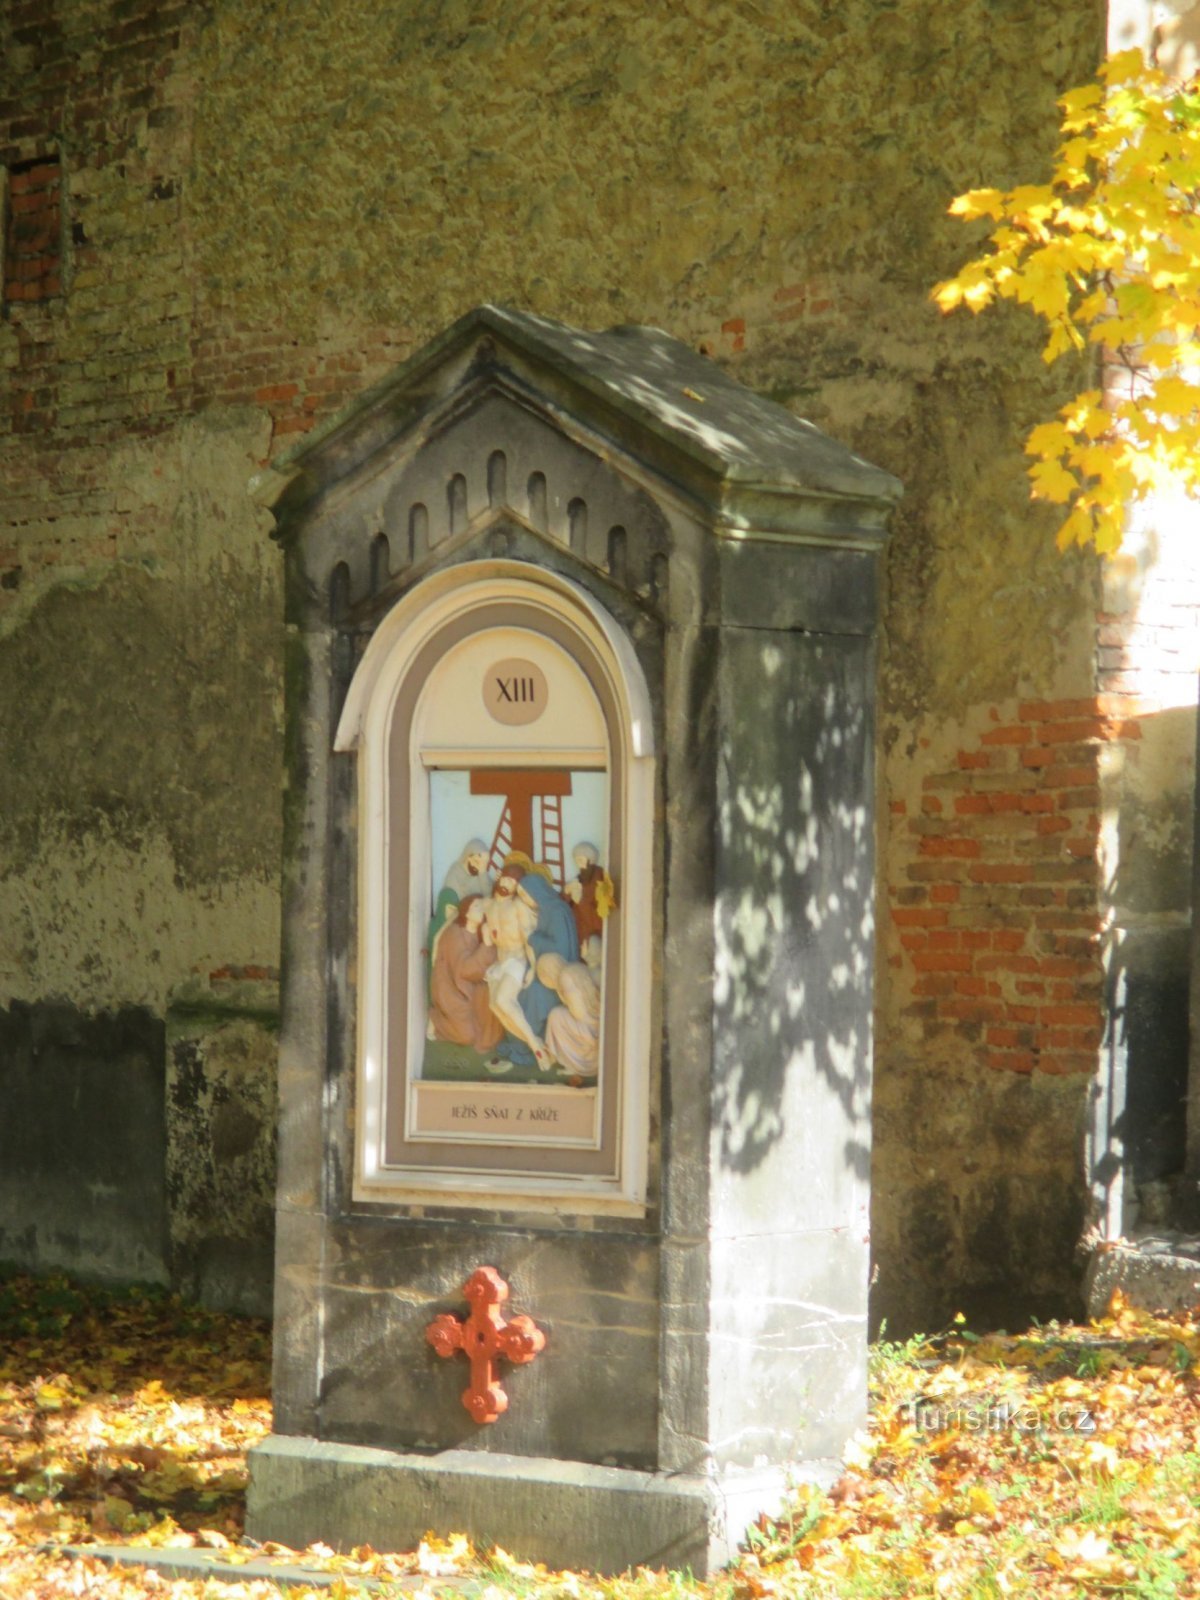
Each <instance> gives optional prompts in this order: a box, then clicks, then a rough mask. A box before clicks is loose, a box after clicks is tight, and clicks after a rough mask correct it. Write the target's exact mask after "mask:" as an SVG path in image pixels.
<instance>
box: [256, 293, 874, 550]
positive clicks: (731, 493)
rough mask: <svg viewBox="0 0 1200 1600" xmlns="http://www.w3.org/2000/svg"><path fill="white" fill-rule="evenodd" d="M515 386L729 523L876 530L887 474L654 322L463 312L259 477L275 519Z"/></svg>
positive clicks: (735, 526) (733, 526)
mask: <svg viewBox="0 0 1200 1600" xmlns="http://www.w3.org/2000/svg"><path fill="white" fill-rule="evenodd" d="M488 387H499V388H505V387H511V388H514V389H516V390H517V391H518V392H523V393H524V394H525V395H526V396H527V397H528V398H530V399H531V400H532V401H533V402H534V403H540V404H542V405H543V406H544V407H545V408H546V409H547V410H548V411H550V412H555V411H557V412H559V413H560V414H562V415H563V416H564V417H567V418H570V419H572V420H573V421H574V422H575V424H576V425H580V424H581V425H582V426H583V427H584V428H585V429H587V430H588V431H589V432H591V433H593V434H594V435H596V436H598V437H599V439H600V440H602V441H604V442H606V443H607V444H608V445H610V446H611V447H613V448H614V449H615V450H616V451H617V452H623V453H625V454H626V455H627V456H629V457H630V458H631V459H632V460H633V461H635V462H637V463H640V465H641V466H643V467H644V468H647V469H649V470H650V471H651V472H652V473H653V474H655V475H656V476H658V477H659V478H660V479H662V480H664V482H665V483H667V484H668V485H670V486H673V487H674V488H675V489H676V490H677V491H679V492H681V493H683V494H685V495H686V496H688V497H689V498H690V499H691V500H692V501H694V502H699V504H700V506H701V508H702V509H703V510H704V511H705V512H706V513H707V515H708V516H709V518H710V520H711V521H712V522H713V524H714V525H715V526H717V527H722V528H725V529H727V530H729V531H738V530H741V531H746V532H753V531H756V530H760V529H761V530H762V531H774V532H779V533H785V534H786V533H788V532H794V533H795V534H798V535H800V536H804V535H805V534H807V535H808V536H809V537H811V536H812V535H813V534H814V533H815V534H818V535H820V534H822V533H824V535H825V536H826V537H831V538H833V539H835V540H838V541H839V542H840V541H841V540H842V539H845V538H847V537H849V538H850V539H853V538H854V536H855V535H857V536H858V537H859V538H860V539H861V538H866V539H868V540H870V541H872V542H873V541H874V540H876V539H878V538H880V537H882V534H883V524H884V520H885V519H886V516H887V513H888V511H889V510H890V509H891V507H892V506H893V505H894V504H895V502H896V500H897V499H898V498H899V496H900V493H901V485H900V483H899V481H898V480H897V479H896V478H894V477H893V476H892V475H891V474H890V473H888V472H884V471H883V470H882V469H880V468H878V467H875V466H872V465H871V464H870V463H869V462H867V461H864V460H863V459H862V457H860V456H857V455H855V454H854V453H853V452H852V451H850V450H848V449H846V448H845V446H844V445H841V444H838V443H837V442H836V441H835V440H833V439H831V438H830V437H829V436H828V435H827V434H824V433H822V432H821V430H820V429H819V428H817V427H815V426H814V424H812V423H811V422H807V421H805V420H804V418H802V417H797V416H794V415H793V414H792V413H791V412H790V411H788V410H786V409H785V407H783V406H781V405H778V404H777V403H776V402H775V401H773V400H768V399H766V398H764V397H763V396H761V395H758V394H755V393H754V391H753V390H751V389H748V388H746V387H745V385H744V384H741V383H738V382H737V381H736V379H734V378H731V377H729V376H728V375H727V374H726V373H725V372H723V371H722V370H721V368H720V367H719V366H717V365H716V363H715V362H713V361H710V360H709V359H708V358H707V357H705V356H702V355H700V354H699V353H698V352H696V351H695V350H693V349H692V348H691V347H690V346H689V345H686V344H684V343H683V342H682V341H681V340H679V339H675V338H673V337H672V336H671V335H670V334H667V333H664V332H663V331H662V330H661V329H659V328H647V327H619V328H610V329H608V330H607V332H603V333H588V332H584V331H581V330H579V329H576V328H569V327H567V326H566V325H564V324H563V323H560V322H554V321H551V320H550V319H549V318H547V317H539V316H535V315H533V314H532V313H530V312H525V311H513V310H509V309H507V308H504V307H500V306H491V305H484V306H479V307H477V308H476V309H475V310H473V311H470V312H468V313H467V314H466V315H465V316H463V317H461V318H459V320H458V321H457V322H455V323H453V324H452V325H451V326H450V327H449V328H447V329H446V330H445V331H444V332H443V333H441V334H439V335H438V337H437V338H435V339H433V340H431V341H430V343H429V344H427V345H425V346H424V347H423V348H422V349H421V350H419V351H418V352H417V353H416V354H415V355H413V356H412V357H410V359H409V360H407V361H405V362H403V363H402V364H401V365H400V366H398V367H397V368H396V369H395V371H394V372H391V373H389V374H388V375H387V376H386V377H385V378H383V379H382V380H381V381H380V382H379V383H377V384H375V385H374V387H373V388H371V389H369V390H367V391H366V393H365V394H363V395H361V396H360V397H359V398H358V399H357V400H355V401H353V402H351V404H350V405H349V406H347V407H346V408H345V409H344V410H343V411H341V412H340V413H339V414H338V415H337V416H336V417H334V418H333V419H332V420H331V421H330V422H328V423H326V424H325V425H324V426H323V427H321V428H320V429H318V430H316V431H314V432H313V433H311V434H309V435H308V436H307V437H306V438H305V439H304V440H303V441H302V442H301V443H300V444H298V445H297V446H296V447H295V448H293V449H292V450H290V451H289V452H288V453H287V454H286V455H284V456H283V457H282V458H281V459H280V460H279V461H278V462H277V463H276V464H275V465H274V466H273V467H272V468H271V469H270V470H268V471H267V472H265V473H263V474H261V475H260V477H259V478H258V479H257V480H256V481H255V485H254V492H255V498H256V499H258V500H259V501H260V503H262V504H265V505H268V506H270V507H272V509H273V510H274V511H275V514H276V518H277V521H278V522H279V524H280V528H281V529H282V528H283V527H284V526H285V525H286V523H287V522H289V521H290V520H291V519H292V518H293V517H295V516H296V515H297V514H298V513H300V512H301V511H302V510H303V509H304V508H305V507H306V506H308V505H309V504H310V503H311V502H312V501H313V500H314V499H315V498H317V497H318V496H320V495H321V494H323V493H324V492H325V491H326V490H327V489H329V488H331V487H332V486H333V485H334V484H336V483H339V482H341V481H342V480H343V479H345V478H346V477H347V476H348V475H350V474H352V473H354V472H356V471H357V470H358V469H359V468H360V467H362V466H364V465H365V464H366V463H368V462H369V461H370V460H371V458H372V457H374V456H375V455H376V454H377V452H379V451H381V450H388V449H392V448H395V447H396V446H397V445H401V444H402V443H403V441H404V440H405V439H406V438H412V439H413V441H414V443H419V442H420V441H421V439H423V438H426V437H428V436H430V435H431V434H432V433H434V432H436V431H438V427H439V424H441V423H442V422H443V421H444V420H448V418H449V416H451V415H453V414H454V412H455V411H456V410H457V409H458V405H459V404H461V402H462V401H463V400H464V399H465V398H466V397H467V396H469V394H470V393H471V392H472V391H473V390H477V389H485V388H488Z"/></svg>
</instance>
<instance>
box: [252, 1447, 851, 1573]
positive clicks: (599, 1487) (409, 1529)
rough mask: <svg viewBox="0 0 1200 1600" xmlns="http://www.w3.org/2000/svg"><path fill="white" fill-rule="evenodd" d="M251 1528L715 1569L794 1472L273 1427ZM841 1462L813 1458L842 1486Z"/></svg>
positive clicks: (261, 1456) (347, 1542)
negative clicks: (534, 1453) (643, 1465)
mask: <svg viewBox="0 0 1200 1600" xmlns="http://www.w3.org/2000/svg"><path fill="white" fill-rule="evenodd" d="M249 1460H250V1490H249V1497H248V1505H247V1532H248V1533H249V1534H250V1536H251V1537H252V1538H254V1539H260V1540H266V1539H275V1540H278V1541H279V1542H280V1543H281V1544H286V1545H291V1546H292V1547H293V1548H297V1549H302V1548H303V1547H304V1546H305V1545H307V1544H311V1543H313V1542H314V1541H316V1540H321V1541H322V1542H324V1543H325V1544H329V1545H332V1546H334V1547H335V1548H338V1549H343V1550H346V1549H350V1548H351V1547H352V1546H354V1545H358V1544H369V1545H371V1546H373V1547H374V1548H375V1549H376V1550H406V1549H412V1548H413V1547H414V1546H415V1545H416V1544H417V1542H418V1541H419V1540H420V1538H421V1536H422V1535H423V1534H425V1533H427V1532H434V1533H438V1534H441V1535H446V1534H450V1533H465V1534H467V1535H468V1536H469V1537H470V1538H471V1539H472V1540H474V1541H475V1542H476V1543H477V1544H478V1545H479V1546H481V1547H484V1548H486V1547H487V1546H488V1545H491V1544H498V1545H500V1546H501V1547H502V1548H503V1549H505V1550H507V1551H508V1552H509V1553H510V1554H511V1555H514V1556H516V1557H518V1558H519V1559H522V1560H531V1561H541V1562H545V1563H546V1565H547V1566H550V1567H572V1568H582V1569H586V1570H588V1571H592V1572H599V1573H612V1572H622V1571H624V1570H625V1569H626V1568H627V1567H633V1566H649V1567H666V1568H672V1569H680V1568H690V1569H691V1571H692V1572H693V1573H694V1574H696V1576H697V1577H706V1576H708V1574H709V1573H711V1572H713V1571H715V1570H716V1569H717V1568H718V1567H720V1566H723V1565H724V1564H725V1562H727V1561H728V1560H729V1559H730V1558H731V1557H732V1556H733V1555H734V1554H735V1552H736V1550H737V1546H738V1543H739V1541H740V1540H741V1538H742V1536H743V1534H744V1533H745V1530H746V1528H747V1527H748V1526H749V1525H750V1523H752V1522H753V1521H754V1519H755V1518H756V1517H757V1516H758V1515H759V1514H760V1513H761V1512H764V1511H766V1512H769V1513H774V1512H776V1511H778V1510H779V1508H780V1507H781V1505H782V1503H783V1500H784V1497H785V1494H786V1491H787V1487H788V1484H789V1483H795V1482H797V1481H798V1476H797V1474H794V1473H789V1474H786V1475H785V1474H784V1473H782V1472H779V1471H771V1472H761V1473H760V1472H755V1473H747V1474H745V1475H739V1476H737V1477H731V1478H729V1479H726V1480H722V1481H720V1482H713V1481H709V1480H706V1479H703V1478H693V1477H682V1476H681V1477H670V1476H667V1475H665V1474H661V1473H649V1472H628V1471H624V1470H622V1469H619V1468H616V1467H593V1466H587V1465H585V1464H583V1463H581V1462H576V1461H552V1460H547V1459H545V1458H544V1457H531V1456H509V1455H493V1454H491V1453H490V1452H489V1453H487V1454H484V1453H482V1452H476V1451H468V1450H446V1451H443V1452H442V1453H441V1454H439V1455H434V1456H419V1455H399V1454H396V1453H393V1452H392V1451H390V1450H373V1449H367V1448H365V1447H363V1446H361V1445H349V1444H334V1443H329V1442H326V1441H323V1440H318V1439H308V1438H293V1437H289V1436H286V1435H282V1434H272V1435H271V1436H270V1437H269V1438H267V1439H264V1440H263V1442H262V1444H260V1445H258V1446H256V1447H255V1448H254V1449H253V1450H251V1452H250V1458H249ZM838 1470H839V1468H838V1466H837V1463H836V1462H832V1461H830V1462H811V1461H810V1462H805V1463H804V1464H803V1467H802V1468H801V1469H799V1471H800V1475H801V1476H802V1477H803V1479H804V1481H819V1482H822V1483H829V1482H832V1480H833V1478H834V1477H835V1476H836V1473H837V1471H838Z"/></svg>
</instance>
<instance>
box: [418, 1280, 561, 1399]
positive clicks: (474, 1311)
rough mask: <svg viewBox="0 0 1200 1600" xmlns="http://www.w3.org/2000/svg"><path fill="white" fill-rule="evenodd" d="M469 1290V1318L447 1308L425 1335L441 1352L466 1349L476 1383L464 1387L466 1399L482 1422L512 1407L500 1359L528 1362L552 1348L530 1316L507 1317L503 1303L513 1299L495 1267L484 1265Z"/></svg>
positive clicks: (469, 1282) (468, 1283)
mask: <svg viewBox="0 0 1200 1600" xmlns="http://www.w3.org/2000/svg"><path fill="white" fill-rule="evenodd" d="M463 1293H464V1294H465V1295H466V1297H467V1299H468V1300H469V1301H470V1302H471V1311H470V1314H469V1316H468V1317H467V1318H466V1320H465V1321H461V1320H460V1319H459V1318H458V1317H456V1316H453V1315H451V1314H450V1313H449V1312H443V1313H442V1315H441V1316H439V1317H434V1319H433V1321H432V1322H431V1323H430V1324H429V1326H428V1327H427V1328H426V1329H425V1337H426V1339H427V1340H428V1341H429V1343H430V1344H431V1345H432V1346H433V1348H434V1349H435V1350H436V1351H437V1353H438V1355H439V1356H452V1355H453V1354H454V1352H455V1351H456V1350H462V1351H464V1352H465V1354H466V1356H467V1359H468V1361H469V1362H470V1363H471V1382H470V1385H469V1386H468V1387H467V1388H466V1389H464V1390H463V1396H462V1403H463V1405H464V1406H466V1408H467V1410H468V1411H469V1412H470V1413H471V1415H472V1416H473V1417H474V1418H475V1421H476V1422H495V1420H496V1418H497V1417H498V1416H500V1415H501V1414H502V1413H503V1412H505V1411H507V1410H508V1396H507V1395H506V1394H505V1392H504V1390H503V1389H502V1388H501V1387H500V1381H499V1377H498V1374H497V1372H496V1362H497V1361H498V1360H499V1358H500V1357H501V1356H504V1357H506V1358H507V1359H508V1360H509V1361H512V1362H515V1363H516V1364H517V1365H518V1366H524V1365H525V1363H526V1362H527V1361H532V1360H533V1358H534V1356H536V1355H537V1354H538V1353H539V1352H540V1351H542V1350H544V1349H545V1348H546V1335H545V1334H544V1333H543V1332H542V1330H541V1329H540V1328H538V1327H536V1326H535V1325H534V1324H533V1322H531V1321H530V1319H529V1318H528V1317H513V1318H512V1320H511V1321H510V1322H505V1321H504V1319H503V1317H502V1316H501V1313H500V1307H501V1306H502V1305H503V1304H504V1302H505V1301H506V1300H507V1299H508V1285H507V1284H506V1283H505V1281H504V1279H503V1278H502V1277H501V1276H500V1274H499V1273H498V1272H497V1271H496V1269H495V1267H478V1268H477V1269H476V1270H475V1271H474V1272H473V1273H472V1274H471V1276H470V1277H469V1278H468V1279H467V1281H466V1283H464V1284H463Z"/></svg>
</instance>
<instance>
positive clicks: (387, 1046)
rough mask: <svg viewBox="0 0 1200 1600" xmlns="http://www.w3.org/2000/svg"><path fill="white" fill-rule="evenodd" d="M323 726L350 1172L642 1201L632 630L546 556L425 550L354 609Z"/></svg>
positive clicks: (584, 1202) (466, 1196) (566, 1205)
mask: <svg viewBox="0 0 1200 1600" xmlns="http://www.w3.org/2000/svg"><path fill="white" fill-rule="evenodd" d="M335 747H336V749H338V750H339V751H351V750H356V751H357V755H358V778H359V791H358V792H359V810H358V819H359V827H358V849H359V924H358V927H359V932H358V941H357V944H358V948H357V958H356V962H355V965H356V968H357V972H358V975H359V1008H358V1029H357V1035H358V1046H357V1073H358V1080H357V1105H358V1115H357V1119H356V1163H355V1195H356V1197H357V1198H359V1199H369V1200H385V1201H386V1200H394V1201H396V1202H398V1203H404V1202H413V1203H423V1204H427V1203H435V1204H438V1205H464V1206H478V1205H480V1204H487V1203H489V1202H494V1203H496V1204H498V1205H504V1204H509V1205H511V1204H514V1203H519V1204H520V1205H521V1206H530V1207H533V1208H537V1207H539V1206H540V1207H549V1208H552V1209H556V1210H564V1211H569V1210H572V1209H574V1210H579V1211H603V1210H615V1211H618V1212H623V1211H624V1212H639V1211H640V1210H641V1209H642V1207H643V1204H644V1199H645V1184H646V1164H647V1141H648V1127H649V1110H648V1107H649V1096H648V1075H649V1055H650V1036H649V1017H650V1012H651V996H650V992H649V984H650V972H651V968H652V959H651V957H652V952H651V949H650V930H651V922H652V903H653V896H652V872H653V860H652V818H653V803H654V801H653V796H654V751H653V731H652V721H651V715H650V702H649V696H648V692H647V688H646V683H645V679H644V677H643V675H642V672H641V668H640V666H639V664H638V661H637V657H636V655H635V653H634V651H633V649H632V646H631V645H630V643H629V640H628V639H627V637H626V636H625V634H624V633H623V631H622V630H621V628H620V627H619V625H618V624H617V623H616V622H615V621H614V619H613V618H612V617H610V616H609V615H608V614H607V613H606V612H605V611H604V610H603V608H602V607H601V606H599V605H598V604H597V603H596V601H595V600H593V599H592V598H591V597H590V596H589V595H588V594H586V593H585V591H584V590H582V589H581V588H579V587H578V586H577V585H575V584H573V583H571V582H570V581H569V580H567V579H564V578H562V577H560V576H558V575H557V574H554V573H550V572H547V571H544V570H542V569H539V568H535V567H531V566H528V565H525V564H523V563H517V562H506V561H492V562H479V563H473V564H472V565H471V566H470V567H469V568H465V569H464V568H459V569H456V570H454V571H451V572H447V573H442V574H437V575H435V576H433V577H430V578H429V579H427V580H426V581H425V582H424V583H422V584H420V585H418V586H417V587H416V588H415V589H413V590H412V591H411V592H410V593H409V594H408V595H406V596H405V598H404V599H403V600H401V601H400V602H399V603H398V604H397V605H396V606H395V607H394V608H393V609H392V611H390V612H389V613H388V615H387V616H386V617H385V618H384V619H383V621H382V622H381V624H380V626H379V627H378V629H377V630H376V632H375V634H374V636H373V638H372V640H371V642H370V644H369V646H368V648H367V650H366V652H365V653H364V656H363V658H362V661H361V662H360V664H359V667H358V669H357V671H356V673H355V676H354V678H353V680H352V682H351V685H350V689H349V692H348V695H347V698H346V703H345V706H344V709H343V712H342V716H341V720H340V722H339V726H338V730H337V736H336V741H335ZM546 957H549V958H550V959H549V960H546V959H545V958H546Z"/></svg>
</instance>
